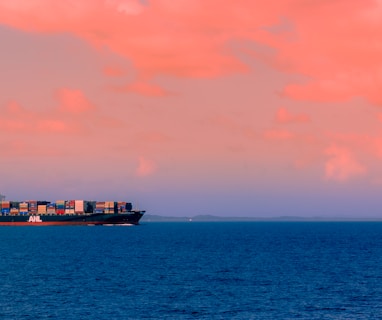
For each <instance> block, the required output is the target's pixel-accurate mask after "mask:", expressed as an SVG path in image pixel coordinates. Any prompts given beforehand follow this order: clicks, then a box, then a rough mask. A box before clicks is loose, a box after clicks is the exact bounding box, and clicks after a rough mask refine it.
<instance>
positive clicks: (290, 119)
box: [276, 108, 310, 123]
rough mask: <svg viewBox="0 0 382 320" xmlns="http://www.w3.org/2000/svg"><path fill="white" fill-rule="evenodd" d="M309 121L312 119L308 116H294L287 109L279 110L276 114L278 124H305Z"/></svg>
mask: <svg viewBox="0 0 382 320" xmlns="http://www.w3.org/2000/svg"><path fill="white" fill-rule="evenodd" d="M309 121H310V118H309V117H308V116H307V115H306V114H303V113H301V114H292V113H290V112H289V111H288V110H287V109H285V108H279V109H278V110H277V112H276V122H278V123H303V122H309Z"/></svg>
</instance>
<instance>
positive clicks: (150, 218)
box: [141, 214, 382, 222]
mask: <svg viewBox="0 0 382 320" xmlns="http://www.w3.org/2000/svg"><path fill="white" fill-rule="evenodd" d="M224 221H226V222H230V221H231V222H234V221H238V222H239V221H243V222H244V221H249V222H250V221H382V217H381V218H372V217H368V218H360V217H356V218H354V217H353V218H346V217H299V216H280V217H268V218H266V217H220V216H214V215H196V216H192V217H170V216H159V215H151V214H145V215H144V216H143V217H142V219H141V222H224Z"/></svg>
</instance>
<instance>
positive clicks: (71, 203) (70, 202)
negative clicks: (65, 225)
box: [69, 200, 76, 214]
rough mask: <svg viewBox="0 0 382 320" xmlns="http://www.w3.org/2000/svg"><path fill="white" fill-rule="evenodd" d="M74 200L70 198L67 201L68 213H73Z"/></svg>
mask: <svg viewBox="0 0 382 320" xmlns="http://www.w3.org/2000/svg"><path fill="white" fill-rule="evenodd" d="M75 203H76V202H75V200H70V201H69V214H74V205H75Z"/></svg>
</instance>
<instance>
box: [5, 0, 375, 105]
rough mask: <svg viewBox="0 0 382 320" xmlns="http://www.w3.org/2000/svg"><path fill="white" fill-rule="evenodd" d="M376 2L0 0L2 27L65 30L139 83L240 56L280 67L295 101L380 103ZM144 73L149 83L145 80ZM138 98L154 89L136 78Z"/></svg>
mask: <svg viewBox="0 0 382 320" xmlns="http://www.w3.org/2000/svg"><path fill="white" fill-rule="evenodd" d="M381 14H382V3H381V1H377V0H354V1H348V0H336V1H301V0H285V1H282V2H279V3H278V4H277V6H275V5H274V3H273V2H270V1H268V0H258V1H252V0H242V1H239V2H235V3H234V4H233V3H231V2H222V1H219V0H208V1H202V0H178V1H170V0H156V1H150V2H149V3H148V4H147V5H146V4H142V2H140V1H138V0H82V1H51V0H29V1H23V0H0V23H2V24H6V25H9V26H12V27H15V28H19V29H22V30H25V31H28V32H42V33H63V32H65V33H71V34H73V35H75V36H76V37H79V38H82V39H84V40H86V41H87V42H89V43H91V44H93V45H94V46H95V47H96V48H104V47H107V48H108V49H109V50H111V51H112V52H114V53H116V54H118V55H119V56H122V57H124V58H125V59H127V60H129V61H131V63H132V65H133V66H134V67H135V69H136V73H137V76H138V78H139V79H142V77H143V79H145V81H149V79H152V78H154V77H156V76H158V75H171V76H177V77H216V76H222V75H227V74H233V73H240V72H246V71H248V69H249V67H248V66H247V65H246V64H245V63H244V62H243V60H242V59H241V56H240V55H239V54H241V53H243V52H245V53H246V54H248V51H246V50H245V48H243V47H245V44H253V43H256V44H260V46H261V47H264V46H265V47H268V48H271V49H272V50H268V51H269V52H268V51H264V50H263V51H261V52H259V49H255V50H253V51H254V54H253V57H255V58H256V59H260V60H263V61H264V62H265V63H267V64H269V65H271V66H272V67H273V68H276V69H277V70H279V71H281V72H285V73H290V74H299V75H303V76H304V77H305V80H301V82H299V83H290V84H289V85H287V86H286V87H285V90H284V92H285V94H286V95H287V96H289V97H291V98H293V99H299V100H314V101H333V100H335V101H343V100H348V99H352V98H354V97H358V96H361V97H364V98H366V99H367V100H369V101H370V102H372V103H375V104H382V92H381V90H380V88H381V86H382V60H381V59H380V57H381V55H382V46H381V42H380V39H381V37H382V19H380V17H381ZM146 79H148V80H146ZM130 89H131V90H135V92H142V93H144V94H147V93H149V94H154V95H158V94H161V93H160V92H159V91H157V92H155V90H154V89H153V88H144V87H143V86H142V85H141V84H139V83H138V84H136V85H135V87H134V86H133V87H132V88H130Z"/></svg>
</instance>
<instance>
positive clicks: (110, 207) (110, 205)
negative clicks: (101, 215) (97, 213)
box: [105, 201, 114, 213]
mask: <svg viewBox="0 0 382 320" xmlns="http://www.w3.org/2000/svg"><path fill="white" fill-rule="evenodd" d="M105 213H114V202H113V201H106V202H105Z"/></svg>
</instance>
